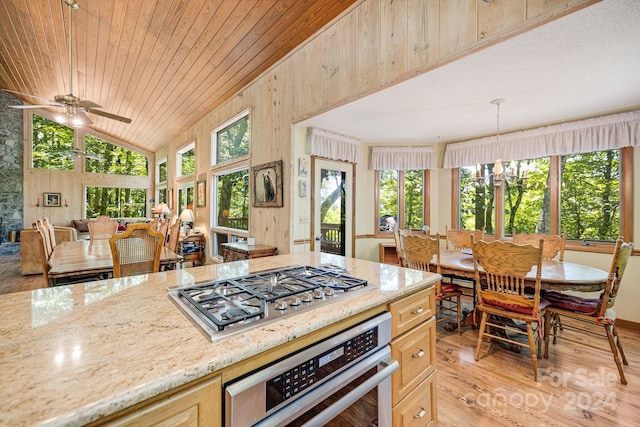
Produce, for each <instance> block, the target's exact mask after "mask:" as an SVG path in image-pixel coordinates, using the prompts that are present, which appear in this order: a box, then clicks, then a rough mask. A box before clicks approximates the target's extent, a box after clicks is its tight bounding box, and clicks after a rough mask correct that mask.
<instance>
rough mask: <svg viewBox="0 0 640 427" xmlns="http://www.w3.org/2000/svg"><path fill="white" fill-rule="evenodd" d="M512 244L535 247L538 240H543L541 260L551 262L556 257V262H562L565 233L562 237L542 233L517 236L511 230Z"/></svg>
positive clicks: (565, 240)
mask: <svg viewBox="0 0 640 427" xmlns="http://www.w3.org/2000/svg"><path fill="white" fill-rule="evenodd" d="M512 236H513V243H516V244H519V245H533V246H536V245H537V244H538V242H539V241H540V239H542V240H544V253H543V254H542V258H543V259H549V260H552V259H554V258H556V256H557V257H558V261H564V246H565V244H566V243H567V232H566V231H565V232H564V233H562V236H559V235H556V234H542V233H529V234H518V233H516V230H515V229H514V230H513V233H512Z"/></svg>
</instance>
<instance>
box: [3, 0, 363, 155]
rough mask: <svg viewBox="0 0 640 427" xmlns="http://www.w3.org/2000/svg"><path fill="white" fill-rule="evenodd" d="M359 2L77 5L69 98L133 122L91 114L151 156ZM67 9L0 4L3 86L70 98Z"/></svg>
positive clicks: (211, 0) (82, 1)
mask: <svg viewBox="0 0 640 427" xmlns="http://www.w3.org/2000/svg"><path fill="white" fill-rule="evenodd" d="M70 1H71V0H70ZM355 1H356V0H135V1H131V0H77V4H78V6H79V9H77V10H75V11H74V12H73V13H72V17H73V20H74V21H73V32H72V34H73V48H72V52H73V61H72V63H73V68H72V72H73V95H75V96H76V97H78V98H80V99H82V100H91V101H93V102H95V103H97V104H99V105H101V106H102V108H101V109H100V110H103V111H106V112H109V113H112V114H116V115H119V116H124V117H128V118H131V119H132V122H131V123H130V124H126V123H123V122H121V121H117V120H112V119H109V118H105V117H101V116H98V115H95V114H89V117H90V119H91V120H92V121H93V123H94V124H93V127H94V128H96V129H99V130H100V131H102V132H105V133H107V134H110V135H113V136H116V137H118V138H121V139H123V140H125V141H129V142H131V143H133V144H135V145H138V146H140V147H142V148H145V149H148V150H150V151H156V150H157V149H159V148H160V147H162V146H163V145H164V144H166V143H167V142H168V141H170V140H172V139H173V138H175V137H176V136H177V135H180V134H181V133H182V132H184V131H186V130H187V129H189V128H190V127H192V126H193V125H194V124H195V123H196V122H197V121H198V120H199V119H201V118H202V117H203V116H204V115H206V114H207V113H208V112H210V111H211V110H213V109H214V108H215V107H217V106H218V105H220V104H221V103H223V102H224V101H225V100H226V99H228V98H229V97H230V96H231V95H233V94H234V93H236V92H237V91H238V90H240V89H241V88H242V87H244V86H245V85H247V84H248V83H249V82H250V81H251V80H253V79H255V78H256V77H257V76H258V75H260V74H261V73H262V72H263V71H265V70H266V69H267V68H268V67H270V66H271V65H273V64H274V63H275V62H277V61H278V60H279V59H281V58H282V57H283V56H285V55H286V54H287V53H288V52H290V51H291V50H292V49H293V48H294V47H296V46H297V45H299V44H300V43H301V42H303V41H304V40H305V39H307V38H309V37H310V36H311V35H312V34H314V33H315V32H316V31H318V30H319V29H320V28H322V27H323V26H324V25H325V24H327V23H328V22H330V21H331V20H332V19H334V18H335V17H336V16H338V15H339V14H340V13H342V12H343V11H344V10H345V9H347V8H348V7H349V6H351V5H352V4H353V3H354V2H355ZM69 10H70V9H69V7H68V6H67V5H66V4H65V2H64V0H2V1H1V2H0V88H1V89H7V90H11V91H16V92H21V93H23V94H28V95H34V96H37V97H40V98H45V99H53V98H54V96H56V95H65V94H68V93H70V79H69V65H68V33H67V31H68V27H69V25H68V13H69ZM16 96H17V97H19V98H20V99H22V100H23V101H24V102H25V103H28V104H42V103H43V100H42V99H38V98H33V97H29V96H27V95H16ZM45 103H46V102H45ZM52 111H58V110H57V109H53V110H52Z"/></svg>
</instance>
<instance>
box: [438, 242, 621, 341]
mask: <svg viewBox="0 0 640 427" xmlns="http://www.w3.org/2000/svg"><path fill="white" fill-rule="evenodd" d="M440 273H441V274H442V275H443V276H445V277H447V276H449V277H453V278H454V279H463V280H471V281H475V277H476V276H475V269H474V266H473V255H472V251H471V250H463V251H441V252H440ZM536 273H537V266H534V267H533V268H532V269H531V271H529V274H527V277H526V278H525V281H526V280H528V281H530V282H531V284H532V285H533V284H534V283H535V280H536ZM608 275H609V273H608V272H606V271H604V270H601V269H599V268H595V267H591V266H588V265H583V264H578V263H573V262H567V261H555V260H546V259H545V260H542V274H541V278H540V288H541V289H543V290H547V291H552V290H553V291H569V290H571V291H580V292H595V291H600V290H602V289H604V287H605V285H606V283H607V277H608ZM471 289H472V291H473V305H474V306H475V304H476V302H477V297H476V287H475V282H474V283H473V285H472V286H471ZM461 324H462V326H472V325H475V319H474V316H473V311H468V312H465V314H464V315H463V319H462V322H461ZM456 327H457V325H455V324H447V325H445V328H446V330H449V331H453V330H455V328H456ZM509 348H510V349H511V350H512V351H515V352H519V347H517V346H511V345H509Z"/></svg>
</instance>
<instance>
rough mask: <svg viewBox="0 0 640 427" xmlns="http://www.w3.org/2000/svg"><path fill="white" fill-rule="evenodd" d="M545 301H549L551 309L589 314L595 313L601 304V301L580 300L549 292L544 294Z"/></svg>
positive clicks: (571, 296)
mask: <svg viewBox="0 0 640 427" xmlns="http://www.w3.org/2000/svg"><path fill="white" fill-rule="evenodd" d="M544 299H546V300H547V301H549V303H550V306H551V307H557V308H561V309H564V310H570V311H577V312H579V313H587V314H588V313H595V312H596V311H597V310H598V304H600V300H599V299H590V298H580V297H576V296H573V295H567V294H562V293H560V292H547V293H545V294H544Z"/></svg>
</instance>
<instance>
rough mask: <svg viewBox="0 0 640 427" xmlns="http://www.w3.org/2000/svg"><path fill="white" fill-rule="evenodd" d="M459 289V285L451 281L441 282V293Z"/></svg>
mask: <svg viewBox="0 0 640 427" xmlns="http://www.w3.org/2000/svg"><path fill="white" fill-rule="evenodd" d="M459 290H460V286H458V285H455V284H453V283H443V284H442V293H443V294H448V293H449V292H455V291H459Z"/></svg>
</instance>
